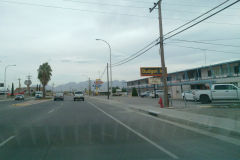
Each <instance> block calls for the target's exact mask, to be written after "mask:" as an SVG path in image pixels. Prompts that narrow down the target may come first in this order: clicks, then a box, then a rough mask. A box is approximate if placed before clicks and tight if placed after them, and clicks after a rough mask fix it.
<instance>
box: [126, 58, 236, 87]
mask: <svg viewBox="0 0 240 160" xmlns="http://www.w3.org/2000/svg"><path fill="white" fill-rule="evenodd" d="M236 62H239V63H240V60H233V61H228V62H221V63H215V64H211V65H207V66H202V67H195V68H192V69H185V70H181V71H176V72H171V73H168V74H176V73H180V72H186V71H191V70H196V69H203V68H208V67H214V66H218V65H223V64H229V63H236ZM150 77H153V76H150ZM150 77H146V78H142V79H136V80H131V81H127V82H133V81H138V80H143V79H147V78H150Z"/></svg>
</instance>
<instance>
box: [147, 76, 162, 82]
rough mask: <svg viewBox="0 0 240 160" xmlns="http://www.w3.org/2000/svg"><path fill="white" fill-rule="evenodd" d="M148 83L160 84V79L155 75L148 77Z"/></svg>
mask: <svg viewBox="0 0 240 160" xmlns="http://www.w3.org/2000/svg"><path fill="white" fill-rule="evenodd" d="M148 84H161V80H160V78H156V77H154V78H149V79H148Z"/></svg>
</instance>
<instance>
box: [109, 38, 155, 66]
mask: <svg viewBox="0 0 240 160" xmlns="http://www.w3.org/2000/svg"><path fill="white" fill-rule="evenodd" d="M158 40H159V38H157V39H155V40H154V41H152V42H151V43H149V44H148V45H146V46H145V47H143V48H142V49H140V50H139V51H137V52H136V53H134V54H132V55H130V56H128V57H127V58H124V59H123V60H120V61H118V62H116V63H114V64H113V65H117V64H118V63H122V62H124V61H126V60H128V59H130V58H132V57H134V56H136V55H137V54H141V52H142V51H144V50H145V49H147V48H148V47H150V46H151V45H154V46H155V44H156V42H157V41H158Z"/></svg>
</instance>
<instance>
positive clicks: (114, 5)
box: [63, 0, 148, 9]
mask: <svg viewBox="0 0 240 160" xmlns="http://www.w3.org/2000/svg"><path fill="white" fill-rule="evenodd" d="M63 1H67V2H76V3H82V4H91V5H101V6H112V7H123V8H136V9H143V8H144V9H148V8H147V7H140V6H132V5H131V6H128V5H120V4H109V3H97V2H83V1H76V0H63Z"/></svg>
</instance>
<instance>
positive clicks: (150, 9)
mask: <svg viewBox="0 0 240 160" xmlns="http://www.w3.org/2000/svg"><path fill="white" fill-rule="evenodd" d="M160 1H161V0H159V1H158V2H157V3H154V6H153V7H152V8H149V11H150V13H151V12H152V11H153V10H154V9H155V8H156V7H157V6H158V3H161V2H160Z"/></svg>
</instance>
